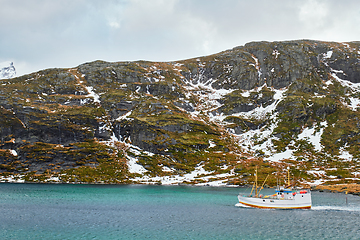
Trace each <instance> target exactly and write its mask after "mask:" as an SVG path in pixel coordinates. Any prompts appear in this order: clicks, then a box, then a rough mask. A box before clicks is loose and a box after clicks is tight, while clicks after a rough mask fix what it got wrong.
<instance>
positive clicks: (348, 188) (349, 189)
mask: <svg viewBox="0 0 360 240" xmlns="http://www.w3.org/2000/svg"><path fill="white" fill-rule="evenodd" d="M314 190H318V191H320V192H322V191H329V192H338V193H345V194H353V195H358V196H360V184H356V183H352V184H335V185H318V186H316V187H315V188H314Z"/></svg>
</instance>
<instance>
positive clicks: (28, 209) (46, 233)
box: [0, 183, 360, 239]
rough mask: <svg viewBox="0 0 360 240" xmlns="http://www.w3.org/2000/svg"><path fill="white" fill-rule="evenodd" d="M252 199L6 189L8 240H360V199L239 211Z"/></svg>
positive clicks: (191, 190)
mask: <svg viewBox="0 0 360 240" xmlns="http://www.w3.org/2000/svg"><path fill="white" fill-rule="evenodd" d="M249 191H250V189H246V188H226V187H193V186H149V185H125V186H114V185H65V184H11V183H1V184H0V239H360V197H358V196H353V195H345V194H339V193H325V192H312V200H313V208H312V209H311V210H262V209H252V208H242V207H236V206H235V204H236V203H237V195H238V193H239V192H241V193H244V194H245V193H246V192H249ZM272 192H273V190H271V189H266V190H265V191H264V192H263V193H265V194H271V193H272ZM346 198H347V201H346Z"/></svg>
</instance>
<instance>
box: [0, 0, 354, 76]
mask: <svg viewBox="0 0 360 240" xmlns="http://www.w3.org/2000/svg"><path fill="white" fill-rule="evenodd" d="M0 5H1V8H0V28H1V38H0V53H1V54H0V62H4V61H12V62H14V65H15V66H16V69H17V74H18V76H19V75H23V74H26V73H30V72H34V71H38V70H42V69H45V68H52V67H74V66H77V65H79V64H82V63H84V62H89V61H94V60H105V61H134V60H149V61H173V60H181V59H187V58H192V57H197V56H204V55H209V54H212V53H217V52H220V51H223V50H226V49H229V48H233V47H235V46H239V45H244V44H245V43H247V42H251V41H284V40H295V39H313V40H322V41H340V42H347V41H360V28H359V27H358V26H359V25H360V2H359V1H357V0H342V1H338V0H295V1H288V0H273V1H268V0H252V1H246V0H225V1H224V0H102V1H97V0H62V1H49V0H32V1H28V0H0Z"/></svg>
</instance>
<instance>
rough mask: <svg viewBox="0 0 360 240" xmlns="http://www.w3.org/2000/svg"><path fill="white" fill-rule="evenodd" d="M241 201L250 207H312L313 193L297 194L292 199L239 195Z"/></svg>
mask: <svg viewBox="0 0 360 240" xmlns="http://www.w3.org/2000/svg"><path fill="white" fill-rule="evenodd" d="M238 199H239V203H241V204H242V205H245V206H248V207H254V208H268V209H310V208H311V193H306V194H296V195H295V196H294V197H293V198H292V199H280V198H278V199H276V198H259V197H246V196H240V195H239V196H238Z"/></svg>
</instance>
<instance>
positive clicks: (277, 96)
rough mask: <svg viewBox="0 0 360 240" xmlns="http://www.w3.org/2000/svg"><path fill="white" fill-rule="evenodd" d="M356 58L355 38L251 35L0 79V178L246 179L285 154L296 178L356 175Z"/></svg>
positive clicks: (279, 165) (359, 48)
mask: <svg viewBox="0 0 360 240" xmlns="http://www.w3.org/2000/svg"><path fill="white" fill-rule="evenodd" d="M359 60H360V43H359V42H351V43H332V42H319V41H309V40H300V41H288V42H253V43H248V44H246V45H245V46H240V47H236V48H234V49H231V50H227V51H224V52H221V53H218V54H214V55H211V56H206V57H200V58H196V59H188V60H183V61H177V62H146V61H138V62H117V63H108V62H102V61H96V62H91V63H85V64H82V65H80V66H78V67H76V68H72V69H48V70H44V71H40V72H37V73H33V74H30V75H26V76H21V77H18V78H13V79H9V80H2V85H3V88H2V89H1V92H0V105H1V113H0V114H1V121H2V124H1V127H0V131H1V137H2V139H1V148H2V150H1V151H0V153H1V155H0V163H1V165H0V169H1V171H2V175H3V176H4V177H3V179H5V178H6V179H14V177H18V178H20V179H24V180H26V181H62V182H99V183H101V182H105V183H130V182H137V183H140V182H145V183H146V182H159V183H160V182H161V183H164V184H165V183H166V184H175V183H186V182H189V183H197V184H213V185H216V184H247V183H249V182H250V181H252V176H251V173H252V172H253V169H254V168H255V166H256V165H260V166H261V168H262V173H263V174H267V173H272V174H271V176H270V177H269V179H270V180H269V184H270V185H271V184H274V183H275V182H276V176H275V172H280V173H281V171H282V169H283V168H284V167H285V166H288V165H290V166H291V167H292V168H291V169H292V174H293V175H294V177H295V178H299V181H302V182H303V183H304V184H305V183H313V184H317V183H321V182H324V181H336V182H345V181H354V179H355V180H357V172H359V171H358V168H359V165H358V159H359V156H360V155H359V151H358V144H359V127H360V126H359V123H358V122H359V121H358V119H359V112H358V107H359V104H360V101H359V99H360V95H359V94H360V93H359V92H360V85H359V83H360V63H359ZM8 96H11V97H8Z"/></svg>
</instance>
